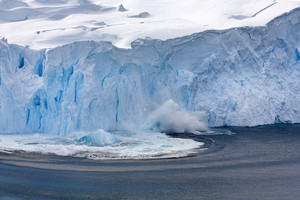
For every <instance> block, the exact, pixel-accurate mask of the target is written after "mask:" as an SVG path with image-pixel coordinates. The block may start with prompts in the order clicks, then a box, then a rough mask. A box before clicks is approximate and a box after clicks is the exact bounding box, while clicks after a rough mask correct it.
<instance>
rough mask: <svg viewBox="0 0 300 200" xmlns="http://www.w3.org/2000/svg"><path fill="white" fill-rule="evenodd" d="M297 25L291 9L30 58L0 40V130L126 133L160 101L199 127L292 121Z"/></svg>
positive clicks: (299, 45)
mask: <svg viewBox="0 0 300 200" xmlns="http://www.w3.org/2000/svg"><path fill="white" fill-rule="evenodd" d="M299 19H300V9H295V10H294V11H292V12H291V13H288V14H284V15H283V16H281V17H278V18H276V19H274V20H273V21H271V22H270V23H268V24H267V25H266V26H265V27H242V28H232V29H228V30H223V31H206V32H201V33H197V34H193V35H190V36H186V37H181V38H176V39H171V40H167V41H161V40H153V39H150V38H147V39H145V40H141V39H140V40H136V41H135V42H133V43H132V49H127V50H125V49H119V48H117V47H115V46H113V45H112V44H111V43H109V42H93V41H86V42H75V43H72V44H68V45H64V46H62V47H57V48H54V49H50V50H39V51H36V50H31V49H30V48H28V47H22V46H18V45H13V44H8V43H7V41H5V40H4V39H2V40H1V42H0V67H1V68H0V96H1V98H0V132H2V133H3V132H5V133H36V132H38V133H43V132H45V133H55V134H61V135H64V134H70V133H73V132H76V131H87V132H92V131H95V130H97V129H104V130H106V131H108V130H119V129H122V127H126V126H132V124H134V125H135V127H136V125H140V124H141V125H143V124H144V123H145V122H146V121H147V120H149V117H150V116H151V115H153V112H155V110H157V109H158V108H159V107H160V106H161V105H163V104H164V103H165V102H167V101H168V100H169V99H172V100H173V102H174V103H176V104H178V109H179V110H186V112H187V113H189V114H190V115H193V116H195V115H194V114H193V112H196V113H197V112H201V111H205V112H206V113H207V120H208V124H209V126H224V125H233V126H254V125H259V124H270V123H275V122H292V123H299V122H300V115H299V112H300V104H299V99H300V96H299V95H300V93H299V91H300V84H299V81H300V78H299V77H300V74H299V73H300V70H299V67H300V62H299V61H300V53H299V52H300V41H299V38H300V21H299ZM168 123H169V122H168ZM165 126H169V125H165ZM171 127H172V128H171V130H174V129H176V128H174V127H176V126H171ZM163 131H167V130H165V128H163ZM188 131H190V130H188Z"/></svg>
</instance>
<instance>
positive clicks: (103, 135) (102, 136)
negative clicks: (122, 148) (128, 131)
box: [78, 129, 120, 146]
mask: <svg viewBox="0 0 300 200" xmlns="http://www.w3.org/2000/svg"><path fill="white" fill-rule="evenodd" d="M78 142H79V143H80V144H85V145H90V146H107V145H113V144H118V143H120V140H119V139H118V138H117V137H116V136H114V135H112V134H111V133H108V132H105V131H104V130H102V129H99V130H97V131H95V132H93V133H90V134H88V135H86V136H83V137H81V138H80V139H79V140H78Z"/></svg>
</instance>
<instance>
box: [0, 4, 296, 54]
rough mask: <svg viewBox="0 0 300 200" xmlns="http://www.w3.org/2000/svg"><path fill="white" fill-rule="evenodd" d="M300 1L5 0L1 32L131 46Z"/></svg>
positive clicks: (39, 42)
mask: <svg viewBox="0 0 300 200" xmlns="http://www.w3.org/2000/svg"><path fill="white" fill-rule="evenodd" d="M298 6H300V1H299V0H294V1H291V0H251V1H249V0H248V1H245V0H230V1H220V0H201V1H199V0H189V1H181V0H153V1H149V0H51V1H50V0H49V1H48V0H2V1H0V37H5V38H7V39H8V41H9V42H10V43H13V44H21V45H29V46H30V47H31V48H34V49H42V48H53V47H56V46H58V45H63V44H68V43H72V42H75V41H85V40H95V41H110V42H112V43H113V44H114V45H116V46H118V47H121V48H130V44H131V42H133V41H134V40H136V39H138V38H145V37H151V38H153V39H162V40H166V39H169V38H176V37H182V36H186V35H190V34H193V33H196V32H201V31H205V30H212V29H227V28H230V27H239V26H258V25H265V24H266V23H267V22H269V21H270V20H272V19H273V18H275V17H277V16H279V15H281V14H283V13H285V12H288V11H290V10H292V9H293V8H296V7H298Z"/></svg>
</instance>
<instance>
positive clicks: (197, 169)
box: [0, 124, 300, 200]
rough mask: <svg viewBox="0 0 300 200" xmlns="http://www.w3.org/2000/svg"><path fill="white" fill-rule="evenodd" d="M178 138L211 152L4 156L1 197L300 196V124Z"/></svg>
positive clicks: (0, 164) (0, 170)
mask: <svg viewBox="0 0 300 200" xmlns="http://www.w3.org/2000/svg"><path fill="white" fill-rule="evenodd" d="M227 129H229V130H231V131H232V132H235V133H236V134H234V135H212V136H194V135H192V134H190V135H183V134H179V135H175V137H188V138H193V139H195V140H199V141H204V142H205V144H206V146H205V147H206V148H207V150H205V151H202V152H200V153H199V154H197V155H194V156H192V157H187V158H179V159H162V160H114V161H93V160H87V159H81V158H70V157H60V156H53V155H47V156H46V155H39V154H28V153H24V152H18V153H13V154H5V153H1V154H0V199H280V200H282V199H298V198H299V197H300V189H299V188H300V148H299V147H300V125H299V124H296V125H273V126H261V127H255V128H235V127H229V128H227Z"/></svg>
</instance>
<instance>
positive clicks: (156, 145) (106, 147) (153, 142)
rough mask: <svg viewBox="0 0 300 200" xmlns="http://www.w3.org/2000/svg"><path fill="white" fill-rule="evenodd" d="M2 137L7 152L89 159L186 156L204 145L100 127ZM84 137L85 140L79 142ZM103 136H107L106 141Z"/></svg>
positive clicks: (2, 147)
mask: <svg viewBox="0 0 300 200" xmlns="http://www.w3.org/2000/svg"><path fill="white" fill-rule="evenodd" d="M81 134H82V133H81ZM79 135H80V134H79ZM95 135H96V136H95ZM99 135H100V136H99ZM0 138H1V139H0V152H4V153H12V152H14V151H25V152H36V153H42V154H55V155H60V156H72V157H85V158H88V159H153V158H173V157H184V156H187V155H189V154H192V153H196V152H198V151H199V150H198V148H200V147H201V146H202V145H203V143H201V142H196V141H193V140H190V139H179V138H171V137H169V136H167V135H165V134H162V133H155V132H141V131H137V132H134V133H132V132H122V131H120V132H111V133H108V132H104V131H102V130H98V131H96V132H94V133H90V134H88V135H87V137H81V138H80V139H79V138H78V137H77V135H76V134H75V135H73V136H71V137H68V136H63V137H62V136H53V135H39V136H37V135H36V134H35V135H32V134H19V135H16V134H15V135H9V134H2V135H0ZM83 138H85V139H83ZM103 138H105V139H103ZM108 138H109V139H108ZM82 139H83V140H84V141H81V142H80V143H78V141H80V140H82ZM103 140H104V141H105V140H106V143H105V144H104V142H103ZM108 140H109V141H108ZM82 142H83V143H82ZM99 144H100V145H99Z"/></svg>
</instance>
